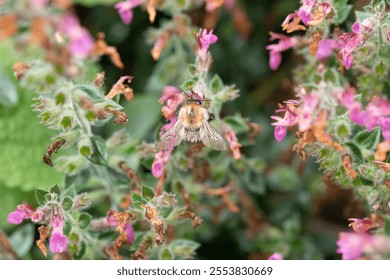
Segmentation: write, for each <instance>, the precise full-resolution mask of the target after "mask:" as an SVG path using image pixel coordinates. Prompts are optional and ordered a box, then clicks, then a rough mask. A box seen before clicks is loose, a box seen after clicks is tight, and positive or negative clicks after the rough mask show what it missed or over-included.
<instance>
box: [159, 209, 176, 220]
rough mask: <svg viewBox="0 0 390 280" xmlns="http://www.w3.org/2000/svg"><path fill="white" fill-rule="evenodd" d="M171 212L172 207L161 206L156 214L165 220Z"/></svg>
mask: <svg viewBox="0 0 390 280" xmlns="http://www.w3.org/2000/svg"><path fill="white" fill-rule="evenodd" d="M172 211H173V207H172V206H161V207H159V208H158V213H159V214H160V215H161V217H163V218H164V219H165V218H167V217H168V216H169V215H171V213H172Z"/></svg>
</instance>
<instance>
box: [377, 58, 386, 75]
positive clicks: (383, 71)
mask: <svg viewBox="0 0 390 280" xmlns="http://www.w3.org/2000/svg"><path fill="white" fill-rule="evenodd" d="M375 72H376V74H377V75H378V76H380V77H383V76H384V75H385V74H386V65H385V64H384V63H383V61H381V62H379V63H378V64H377V65H376V66H375Z"/></svg>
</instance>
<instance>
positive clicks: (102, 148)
mask: <svg viewBox="0 0 390 280" xmlns="http://www.w3.org/2000/svg"><path fill="white" fill-rule="evenodd" d="M91 143H92V147H93V153H92V154H91V156H90V157H88V158H87V159H88V160H89V161H90V162H92V163H94V164H98V165H107V163H108V152H107V147H106V142H105V141H104V139H103V138H102V137H100V136H92V137H91Z"/></svg>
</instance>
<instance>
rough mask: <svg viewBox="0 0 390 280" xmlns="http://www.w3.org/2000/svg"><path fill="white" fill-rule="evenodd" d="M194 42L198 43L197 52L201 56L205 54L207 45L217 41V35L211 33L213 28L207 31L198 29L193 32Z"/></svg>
mask: <svg viewBox="0 0 390 280" xmlns="http://www.w3.org/2000/svg"><path fill="white" fill-rule="evenodd" d="M195 39H196V42H197V43H198V52H199V54H200V55H201V56H204V55H206V53H207V51H208V49H209V46H210V45H212V44H214V43H215V42H217V41H218V37H217V36H216V35H215V34H213V29H211V30H210V31H209V32H208V33H207V29H202V28H201V29H200V30H199V32H197V33H196V34H195Z"/></svg>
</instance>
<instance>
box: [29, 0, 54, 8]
mask: <svg viewBox="0 0 390 280" xmlns="http://www.w3.org/2000/svg"><path fill="white" fill-rule="evenodd" d="M48 2H49V0H29V1H28V3H29V4H30V6H31V7H32V8H34V9H41V8H44V7H45V6H46V5H47V4H48Z"/></svg>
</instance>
